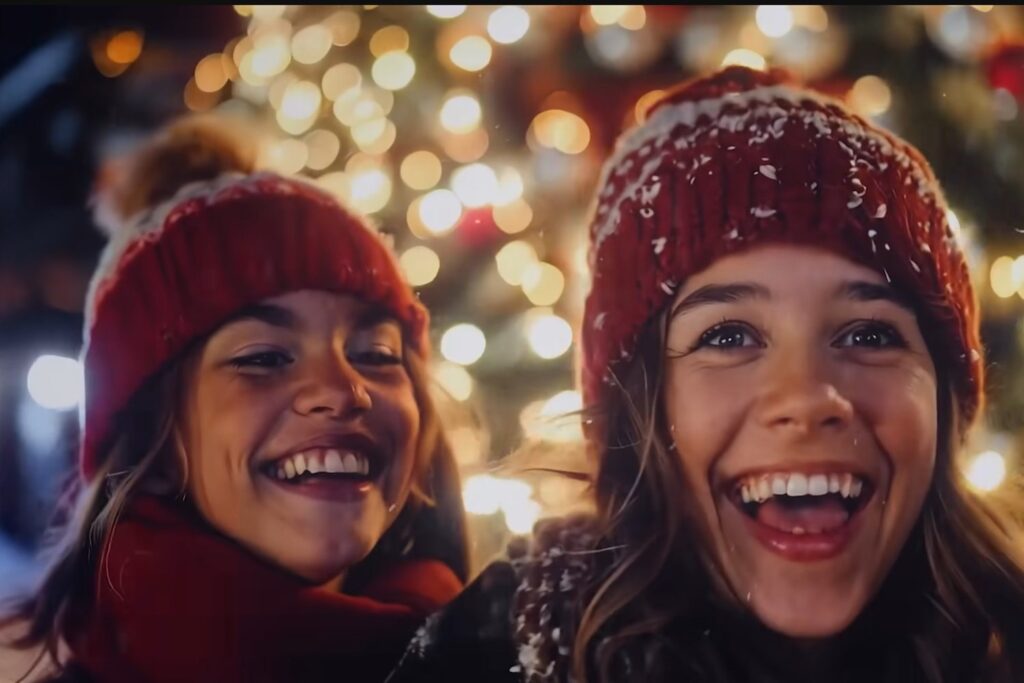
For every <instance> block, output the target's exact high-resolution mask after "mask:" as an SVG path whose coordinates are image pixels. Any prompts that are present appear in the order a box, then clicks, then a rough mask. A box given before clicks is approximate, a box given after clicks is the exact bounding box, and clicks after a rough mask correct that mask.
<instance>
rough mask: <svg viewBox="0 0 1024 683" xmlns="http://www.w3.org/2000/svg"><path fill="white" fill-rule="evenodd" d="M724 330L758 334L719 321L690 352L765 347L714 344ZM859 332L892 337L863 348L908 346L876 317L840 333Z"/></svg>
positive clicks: (744, 326)
mask: <svg viewBox="0 0 1024 683" xmlns="http://www.w3.org/2000/svg"><path fill="white" fill-rule="evenodd" d="M723 332H732V333H737V332H738V333H740V334H749V335H750V336H752V337H754V336H756V335H754V334H752V330H751V328H750V326H749V325H747V324H746V323H743V322H740V321H737V320H723V321H722V322H720V323H718V324H717V325H715V326H714V327H712V328H710V329H708V330H707V331H706V332H704V333H703V334H702V335H701V336H700V339H698V340H697V343H696V344H694V345H693V346H692V347H691V348H690V349H689V352H693V351H697V350H698V349H702V348H711V349H716V350H719V351H732V350H736V349H741V348H751V346H754V347H757V348H763V347H764V343H763V342H756V343H755V344H753V345H741V346H724V345H720V344H719V345H716V344H712V343H711V341H712V340H713V339H715V338H716V337H718V336H719V335H721V334H722V333H723ZM858 332H861V333H863V332H874V333H879V332H880V333H882V334H883V335H886V336H888V337H889V338H890V342H889V343H888V344H885V345H882V346H875V345H864V346H861V348H874V349H877V348H906V346H907V342H906V340H905V339H904V338H903V336H902V335H901V334H900V333H899V332H898V331H897V330H896V328H895V327H893V326H892V325H889V324H888V323H883V322H881V321H879V320H874V319H871V320H862V321H858V322H857V324H856V326H855V327H852V328H850V329H847V330H845V331H844V332H843V333H842V334H841V335H840V337H839V338H840V339H843V338H846V337H847V336H849V335H851V334H855V333H858Z"/></svg>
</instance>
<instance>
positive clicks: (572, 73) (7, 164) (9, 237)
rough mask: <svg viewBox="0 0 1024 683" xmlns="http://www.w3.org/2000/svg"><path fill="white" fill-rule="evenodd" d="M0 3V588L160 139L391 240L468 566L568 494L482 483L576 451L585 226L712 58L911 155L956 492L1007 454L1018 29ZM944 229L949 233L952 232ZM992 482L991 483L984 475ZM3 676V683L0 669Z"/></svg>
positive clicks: (44, 499) (1014, 305)
mask: <svg viewBox="0 0 1024 683" xmlns="http://www.w3.org/2000/svg"><path fill="white" fill-rule="evenodd" d="M459 7H460V6H438V7H433V6H405V7H397V6H375V5H362V6H333V5H331V6H328V5H323V6H312V7H307V6H270V5H267V6H248V5H236V6H230V5H227V6H217V7H201V6H181V7H153V8H141V7H128V6H124V7H89V8H69V7H60V6H55V5H45V6H24V7H6V6H5V7H3V8H0V577H2V579H0V583H3V584H6V585H7V586H14V585H17V584H19V583H22V582H24V581H28V580H30V579H31V577H32V576H33V573H34V571H35V569H34V565H33V563H32V561H31V559H30V558H31V557H32V555H33V553H34V552H35V551H36V550H37V548H38V547H39V544H40V542H41V539H42V534H43V531H44V529H45V527H46V524H47V521H48V519H49V515H50V512H51V510H52V507H53V504H54V500H55V497H56V496H57V494H58V492H59V488H60V486H61V484H62V482H63V481H64V480H65V479H66V477H67V476H68V473H69V472H71V471H72V468H73V462H74V449H75V445H76V440H77V410H76V407H77V400H78V398H77V397H78V395H79V393H80V382H81V375H80V372H81V371H80V369H79V368H78V366H77V365H76V363H75V361H74V359H76V358H77V355H78V353H79V350H80V346H81V328H82V306H83V302H84V298H85V292H86V289H87V286H88V282H89V277H90V274H91V272H92V269H93V268H94V266H95V263H96V257H97V255H98V253H99V251H100V249H101V248H102V245H103V244H104V241H105V237H103V235H102V234H101V233H100V232H99V231H98V229H97V228H96V227H95V224H94V221H93V216H92V213H91V210H90V208H89V200H90V196H91V193H92V190H93V188H94V186H95V185H96V184H97V183H98V182H100V180H101V179H102V178H103V177H104V174H105V173H106V172H107V171H108V169H109V163H110V160H111V159H114V158H116V157H117V155H119V154H123V153H124V152H127V151H130V150H131V149H132V148H133V145H135V144H136V143H137V142H138V141H139V140H140V139H143V138H144V137H145V136H146V135H148V134H149V133H150V132H152V131H153V130H154V129H155V128H157V127H158V126H160V125H161V124H162V123H164V122H166V121H168V120H170V119H171V118H173V117H175V116H178V115H181V114H184V113H187V112H189V111H193V112H213V111H216V112H218V113H221V114H223V115H226V116H231V117H237V118H239V119H240V120H244V121H245V122H246V124H247V125H250V126H253V127H254V129H255V130H258V131H259V132H260V133H261V134H262V135H263V137H264V138H265V141H264V142H263V143H262V147H261V152H260V159H261V165H263V166H265V167H268V168H272V169H275V170H278V171H280V172H283V173H300V174H302V175H304V176H307V177H309V178H313V179H316V180H317V182H319V183H320V184H322V185H323V186H324V187H326V188H328V189H329V190H330V191H332V192H335V193H337V194H338V195H339V196H341V197H343V198H344V199H345V200H346V201H347V202H348V203H349V204H351V205H353V206H355V207H356V208H358V209H361V210H362V211H364V212H366V213H368V214H369V215H371V216H372V217H373V219H374V221H375V222H376V223H377V224H378V225H379V227H380V229H381V230H382V231H384V232H386V233H389V234H391V235H393V236H394V241H395V247H396V250H397V253H398V254H399V255H400V258H401V264H402V267H403V269H404V270H405V272H406V274H407V277H408V278H409V280H410V282H411V283H412V284H413V285H414V286H415V287H416V289H417V291H418V292H419V293H420V296H421V297H422V299H423V300H424V302H425V303H426V305H427V306H428V307H429V308H430V309H431V311H432V316H433V337H432V338H433V343H434V347H435V351H436V354H435V355H436V364H435V368H434V370H435V375H436V377H437V380H438V384H439V387H440V388H442V389H443V390H444V392H445V393H446V395H447V397H446V398H445V400H444V401H443V410H444V414H445V422H446V425H447V427H448V428H449V434H450V436H451V438H452V441H453V444H454V447H455V450H456V453H457V456H458V458H459V461H460V464H461V466H462V467H463V477H464V481H465V499H466V506H467V509H468V510H469V512H471V513H472V516H471V519H472V522H473V523H472V530H473V534H474V539H475V543H476V551H475V554H476V557H477V559H478V560H482V559H483V558H486V557H487V555H488V554H490V553H492V552H493V551H494V550H495V549H496V548H498V547H499V546H500V544H501V543H502V541H503V539H504V538H505V537H506V536H507V535H508V534H510V533H515V532H525V531H527V530H528V529H529V528H530V526H531V524H532V522H533V521H534V519H535V518H536V517H537V516H538V515H543V514H549V513H556V512H559V511H562V510H564V509H566V507H567V506H569V505H570V504H571V502H572V500H573V493H574V490H575V489H574V485H572V484H569V483H566V482H565V481H563V480H562V479H558V478H555V477H545V476H540V475H523V474H517V473H515V472H509V471H505V470H499V471H494V470H493V469H492V468H493V466H494V464H495V463H496V462H497V461H499V460H500V459H502V457H503V456H506V455H507V454H508V453H510V452H511V451H513V450H514V449H516V448H517V447H519V446H521V445H522V444H523V443H524V442H525V443H528V444H532V446H533V448H534V449H535V450H536V452H543V453H545V454H546V457H548V458H549V462H558V461H559V456H560V455H565V456H566V457H567V458H568V457H569V456H572V455H574V454H575V453H576V452H577V450H578V449H577V447H576V445H577V444H578V439H579V426H578V421H576V422H574V421H573V420H572V419H571V418H570V419H557V416H558V415H559V414H562V413H565V412H569V411H573V410H575V409H577V408H578V407H579V396H578V394H576V393H575V392H574V380H575V377H574V372H573V359H574V354H575V345H574V342H573V339H574V335H575V332H576V329H577V325H578V321H579V319H580V317H581V314H582V304H583V298H584V296H585V294H586V292H587V289H588V287H589V283H588V279H587V277H588V276H587V273H586V263H585V255H584V246H585V237H586V220H587V209H588V206H589V199H590V192H591V189H592V187H593V186H594V183H595V182H596V179H597V174H598V171H599V168H600V163H601V161H602V159H604V158H605V157H606V156H607V155H608V153H609V151H610V148H611V145H612V143H613V142H614V139H615V137H616V135H617V134H618V133H619V132H620V131H621V130H622V129H623V128H624V127H625V126H628V125H631V124H632V123H633V122H634V121H635V120H636V117H637V114H638V112H639V111H642V110H643V108H644V106H645V105H646V104H647V103H649V102H650V101H652V99H654V98H656V97H657V94H658V91H660V90H662V89H664V88H667V87H669V86H671V85H673V84H674V83H676V82H678V81H679V80H681V79H683V78H686V77H688V76H692V75H696V74H699V73H703V72H706V71H709V70H712V69H714V68H717V67H718V66H720V65H721V64H723V63H729V62H735V63H743V64H748V65H751V66H763V65H764V64H765V62H766V60H767V63H768V64H769V65H777V66H784V67H787V68H789V69H791V70H793V71H794V72H796V73H797V74H800V75H801V76H803V77H804V78H805V79H806V80H807V81H808V82H809V83H810V84H812V85H814V86H815V87H818V88H819V89H821V90H824V91H826V92H828V93H830V94H832V95H834V96H837V97H840V98H845V99H846V100H847V101H848V102H849V103H850V104H851V105H852V106H853V107H854V108H855V109H856V110H857V111H858V112H859V113H861V114H862V115H864V116H866V117H870V118H872V119H873V120H875V121H876V122H878V123H880V124H881V125H884V126H886V127H888V128H890V129H892V130H894V131H895V132H896V133H897V134H899V135H901V136H903V137H905V138H906V139H908V140H909V141H910V142H912V143H913V144H915V145H917V146H918V147H919V148H920V149H921V150H922V152H923V153H924V155H925V156H926V157H927V158H928V159H929V161H930V162H931V163H932V165H933V167H934V168H935V171H936V173H937V175H938V177H939V178H940V180H941V182H942V183H943V186H944V189H945V191H946V194H947V198H948V199H949V203H950V206H951V207H952V210H953V212H954V213H955V220H954V221H953V222H954V224H955V225H958V226H959V238H960V239H961V241H962V243H963V245H964V247H965V250H966V252H967V254H968V257H969V261H970V265H971V268H972V277H973V281H974V284H975V288H976V291H977V294H978V297H979V299H980V301H981V304H982V310H983V312H984V323H983V339H984V343H985V348H986V352H987V363H988V381H989V388H988V397H987V408H986V413H985V415H984V416H983V419H982V420H981V421H980V424H979V428H978V429H977V431H976V432H975V433H974V434H973V435H972V438H971V442H970V443H971V445H970V448H969V450H968V456H969V459H968V460H967V461H966V462H964V463H963V466H964V468H965V469H966V471H967V473H968V475H969V478H970V480H971V481H972V483H974V485H975V486H977V487H978V488H980V489H982V490H987V489H992V488H996V487H999V486H1003V487H1007V486H1012V484H1011V483H1010V481H1011V480H1012V477H1013V476H1014V475H1015V474H1016V473H1018V472H1019V471H1020V459H1021V455H1022V454H1024V322H1022V318H1024V316H1022V313H1024V123H1022V121H1024V114H1022V113H1021V112H1020V108H1021V106H1024V12H1022V10H1021V9H1020V8H1017V7H1001V6H996V7H993V6H990V5H973V6H970V5H956V6H920V7H911V6H899V7H869V8H851V7H822V6H818V5H804V6H789V7H787V6H774V7H771V6H761V7H757V6H744V7H730V6H723V7H685V6H678V7H677V6H653V5H644V6H590V5H582V6H572V7H563V6H530V7H519V6H499V5H495V6H473V7H468V8H465V7H463V8H462V9H461V10H460V9H459ZM951 218H952V217H951ZM1004 473H1005V475H1006V477H1005V478H1004V476H1003V475H1004ZM0 677H2V675H0Z"/></svg>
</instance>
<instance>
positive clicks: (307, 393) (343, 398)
mask: <svg viewBox="0 0 1024 683" xmlns="http://www.w3.org/2000/svg"><path fill="white" fill-rule="evenodd" d="M329 356H330V357H329V358H325V359H324V360H323V362H320V363H311V364H310V366H309V370H308V372H307V373H306V376H305V377H303V378H302V386H300V387H299V390H298V391H297V392H296V394H295V400H294V407H295V412H297V413H299V414H300V415H310V416H315V415H322V416H324V417H328V418H331V419H345V418H351V417H354V416H356V415H360V414H362V413H365V412H367V411H369V410H370V408H371V407H372V406H373V401H372V399H371V398H370V392H369V390H368V389H367V387H366V380H365V378H364V377H363V376H362V375H361V374H359V372H358V371H357V370H356V369H355V368H353V367H352V365H351V364H350V363H349V362H348V360H347V359H346V358H345V355H344V353H333V352H332V353H330V354H329Z"/></svg>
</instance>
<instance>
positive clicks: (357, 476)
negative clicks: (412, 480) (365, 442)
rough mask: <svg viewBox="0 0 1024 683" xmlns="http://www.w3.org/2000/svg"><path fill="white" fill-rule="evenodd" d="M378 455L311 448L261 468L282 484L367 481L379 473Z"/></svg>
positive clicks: (264, 472)
mask: <svg viewBox="0 0 1024 683" xmlns="http://www.w3.org/2000/svg"><path fill="white" fill-rule="evenodd" d="M379 462H380V460H379V459H377V458H369V457H367V455H366V454H365V453H363V452H360V451H359V450H353V449H344V448H310V449H307V450H304V451H301V452H299V453H292V454H290V455H287V456H285V457H283V458H279V459H278V460H274V461H272V462H269V463H267V464H265V465H263V466H262V467H260V471H261V472H262V473H263V474H265V475H266V476H268V477H270V478H271V479H274V480H276V481H278V482H280V483H282V484H285V485H292V486H301V485H304V484H317V483H331V482H338V483H343V482H349V483H354V484H358V483H364V482H370V481H372V480H373V479H375V478H376V477H377V475H378V474H380V471H379V469H380V468H379V466H378V465H376V464H375V463H379Z"/></svg>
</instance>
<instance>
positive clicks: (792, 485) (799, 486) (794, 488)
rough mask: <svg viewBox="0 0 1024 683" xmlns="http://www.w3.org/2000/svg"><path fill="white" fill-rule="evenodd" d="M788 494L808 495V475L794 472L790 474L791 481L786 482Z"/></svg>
mask: <svg viewBox="0 0 1024 683" xmlns="http://www.w3.org/2000/svg"><path fill="white" fill-rule="evenodd" d="M786 495H787V496H806V495H807V477H806V476H804V475H802V474H800V473H799V472H794V473H793V474H791V475H789V482H787V483H786Z"/></svg>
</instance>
